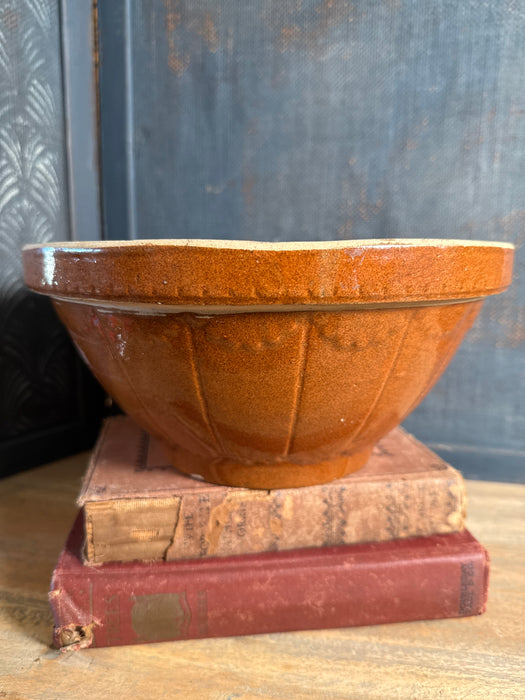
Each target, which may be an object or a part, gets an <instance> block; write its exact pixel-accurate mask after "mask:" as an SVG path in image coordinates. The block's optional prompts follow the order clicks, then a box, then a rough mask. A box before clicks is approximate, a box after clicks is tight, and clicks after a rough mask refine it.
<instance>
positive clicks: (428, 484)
mask: <svg viewBox="0 0 525 700" xmlns="http://www.w3.org/2000/svg"><path fill="white" fill-rule="evenodd" d="M78 504H79V505H80V506H81V507H82V508H83V510H84V517H85V531H86V546H85V550H84V557H85V561H86V562H87V563H89V564H101V563H104V562H109V561H132V560H136V559H140V560H162V559H164V560H171V559H191V558H200V557H211V556H229V555H235V554H248V553H257V552H265V551H277V550H289V549H299V548H305V547H323V546H331V545H342V544H355V543H359V542H371V541H374V542H379V541H385V540H392V539H400V538H406V537H414V536H426V535H434V534H447V533H451V532H457V531H460V530H462V529H463V526H464V518H465V488H464V483H463V480H462V477H461V475H460V473H459V472H458V471H457V470H456V469H454V468H453V467H451V466H449V465H448V464H446V463H445V462H444V461H443V460H442V459H441V458H440V457H438V455H436V454H435V453H434V452H432V451H431V450H429V449H428V448H427V447H425V446H424V445H423V444H422V443H421V442H419V441H418V440H416V439H415V438H414V437H412V436H411V435H409V434H408V433H406V432H405V431H403V430H402V429H400V428H397V429H395V430H394V431H392V432H391V433H390V434H389V435H387V436H386V437H385V438H384V439H383V440H381V441H380V442H379V443H378V445H377V446H376V448H375V449H374V452H373V454H372V457H371V458H370V460H369V462H368V463H367V464H366V466H364V467H363V468H362V469H360V470H359V471H358V472H355V473H353V474H350V475H348V476H346V477H343V478H342V479H338V480H337V481H333V482H331V483H329V484H322V485H319V486H308V487H304V488H299V489H275V490H272V491H260V490H254V489H243V488H234V487H227V486H217V485H215V484H208V483H205V482H203V481H202V480H198V479H196V478H191V477H189V476H186V475H184V474H181V473H179V472H177V471H176V470H175V469H174V468H173V467H172V466H170V465H169V464H168V462H167V459H166V457H165V456H164V453H163V451H162V448H161V446H160V445H159V444H158V442H157V441H156V440H154V439H153V438H151V437H150V436H149V435H148V434H147V433H146V432H144V431H143V430H142V429H140V428H139V427H137V425H136V424H135V423H134V422H133V421H132V420H131V419H130V418H128V417H127V416H117V417H113V418H110V419H108V420H107V421H106V423H105V425H104V427H103V430H102V433H101V435H100V438H99V441H98V444H97V446H96V449H95V451H94V453H93V456H92V458H91V463H90V466H89V469H88V472H87V474H86V477H85V479H84V484H83V487H82V491H81V493H80V496H79V498H78Z"/></svg>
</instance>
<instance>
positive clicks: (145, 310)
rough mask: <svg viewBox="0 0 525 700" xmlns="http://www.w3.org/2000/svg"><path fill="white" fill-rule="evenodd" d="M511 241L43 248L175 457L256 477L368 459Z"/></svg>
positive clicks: (335, 473)
mask: <svg viewBox="0 0 525 700" xmlns="http://www.w3.org/2000/svg"><path fill="white" fill-rule="evenodd" d="M512 255H513V249H512V246H510V245H508V244H494V243H481V242H480V243H473V242H470V241H446V240H438V241H435V240H427V241H425V240H393V241H344V242H331V243H289V244H270V243H266V244H263V243H252V242H233V241H197V240H194V241H191V240H190V241H133V242H114V243H106V244H104V243H100V242H93V243H89V244H78V243H75V244H52V245H48V246H29V247H26V249H25V250H24V267H25V275H26V282H27V284H28V285H29V287H31V288H32V289H34V290H35V291H38V292H40V293H44V294H48V295H49V296H51V297H52V299H53V303H54V305H55V308H56V310H57V312H58V314H59V316H60V318H61V319H62V321H63V322H64V323H65V325H66V327H67V328H68V330H69V333H70V335H71V337H72V339H73V341H74V342H75V344H76V345H77V347H78V349H79V351H80V353H81V354H82V356H83V357H84V359H85V360H86V362H87V363H88V365H89V367H90V368H91V370H92V371H93V373H94V374H95V376H96V377H97V378H98V380H99V381H100V382H101V384H102V385H103V386H104V387H105V389H106V390H107V392H108V393H109V394H110V395H111V396H112V397H113V398H114V399H115V400H116V401H117V402H118V404H119V405H120V406H121V407H122V408H123V410H125V411H126V412H127V413H128V414H129V415H130V416H131V417H133V418H134V419H135V420H136V421H137V423H139V424H140V425H142V426H143V427H144V428H145V429H146V430H148V431H149V432H150V433H152V434H153V435H155V436H156V437H158V438H159V439H160V440H161V441H162V442H163V444H164V445H165V446H166V449H167V450H168V452H169V454H170V456H171V459H172V461H173V463H174V465H175V466H176V467H177V468H178V469H181V470H182V471H186V472H188V473H191V474H194V475H200V476H201V477H203V478H205V479H206V480H210V481H214V482H217V483H224V484H230V485H238V486H248V487H255V488H276V487H290V486H301V485H308V484H313V483H322V482H324V481H329V480H331V479H334V478H337V477H339V476H342V475H343V474H345V473H348V472H349V471H352V470H354V469H356V468H359V467H360V466H361V465H362V464H364V462H365V461H366V459H367V457H368V455H369V453H370V451H371V449H372V447H373V445H374V444H375V442H376V441H377V440H379V439H380V438H381V437H382V436H384V435H385V434H386V433H387V432H388V431H390V430H391V429H392V428H394V427H395V426H396V425H398V424H399V423H400V422H401V421H402V420H403V419H404V418H405V417H406V416H407V415H408V414H409V413H410V412H411V411H412V410H413V409H414V408H415V407H416V406H417V405H418V403H419V402H420V401H421V400H422V399H423V397H424V396H425V395H426V394H427V393H428V391H429V390H430V389H431V387H432V386H433V384H434V383H435V382H436V381H437V379H438V378H439V376H440V375H441V373H442V372H443V370H444V369H445V367H446V366H447V364H448V362H449V361H450V359H451V358H452V356H453V354H454V352H455V350H456V349H457V347H458V345H459V344H460V342H461V340H462V338H463V336H464V334H465V333H466V331H467V330H468V328H469V327H470V326H471V324H472V323H473V321H474V319H475V317H476V315H477V313H478V312H479V309H480V307H481V304H482V303H483V300H484V298H485V297H486V296H488V295H489V294H495V293H498V292H501V291H503V290H504V289H505V288H506V287H507V286H508V284H509V283H510V280H511V269H512Z"/></svg>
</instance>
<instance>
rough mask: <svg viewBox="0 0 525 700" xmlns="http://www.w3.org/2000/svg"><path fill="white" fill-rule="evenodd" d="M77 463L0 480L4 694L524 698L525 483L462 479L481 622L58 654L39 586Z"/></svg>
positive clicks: (0, 694) (65, 522)
mask: <svg viewBox="0 0 525 700" xmlns="http://www.w3.org/2000/svg"><path fill="white" fill-rule="evenodd" d="M87 458H88V455H87V454H86V453H84V454H80V455H77V456H76V457H72V458H69V459H65V460H61V461H59V462H55V463H53V464H50V465H46V466H43V467H40V468H38V469H33V470H31V471H27V472H25V473H22V474H18V475H16V476H14V477H11V478H8V479H5V480H4V481H1V482H0V538H1V546H0V556H1V562H0V698H10V699H11V700H14V699H15V698H17V699H18V698H24V699H27V700H33V699H35V700H36V699H37V698H38V699H39V700H47V699H50V700H51V699H55V698H60V700H67V699H69V698H75V699H76V698H83V697H89V698H112V699H113V698H115V699H117V700H118V699H119V698H126V699H127V698H130V699H137V700H138V699H140V698H147V699H148V700H150V699H153V700H155V699H156V698H172V697H181V698H217V699H219V698H221V699H224V700H226V699H227V698H286V699H289V698H356V699H358V698H378V699H381V700H385V699H388V700H390V699H392V698H444V699H445V700H449V699H452V698H462V699H470V698H480V699H482V700H487V699H489V698H498V699H500V698H519V699H520V700H521V699H523V698H525V556H524V555H525V519H524V516H525V486H520V485H511V484H499V483H490V482H476V481H469V482H467V489H468V498H469V502H468V521H467V522H468V526H469V528H470V530H471V531H472V532H473V533H474V534H475V535H476V536H477V537H478V538H479V539H480V540H481V541H482V542H483V544H485V546H486V547H487V548H488V550H489V553H490V555H491V562H492V568H491V584H490V593H489V605H488V611H487V613H485V615H482V616H480V617H475V618H465V619H459V620H458V619H456V620H435V621H432V622H415V623H414V622H411V623H402V624H395V625H381V626H375V627H361V628H352V629H340V630H318V631H314V632H295V633H288V634H269V635H260V636H253V637H237V638H229V639H206V640H188V641H183V642H173V643H164V644H149V645H143V646H130V647H116V648H106V649H87V650H84V651H80V652H73V653H65V654H64V653H59V652H57V651H56V650H54V649H52V648H51V646H50V641H51V627H52V617H51V614H50V611H49V609H48V605H47V590H48V586H49V581H50V578H51V572H52V569H53V566H54V563H55V561H56V558H57V556H58V553H59V551H60V549H61V547H62V544H63V542H64V539H65V537H66V534H67V532H68V530H69V527H70V525H71V524H72V522H73V519H74V516H75V513H76V508H75V504H74V502H75V498H76V495H77V492H78V490H79V487H80V481H81V477H82V474H83V472H84V470H85V467H86V463H87Z"/></svg>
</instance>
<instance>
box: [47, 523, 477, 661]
mask: <svg viewBox="0 0 525 700" xmlns="http://www.w3.org/2000/svg"><path fill="white" fill-rule="evenodd" d="M82 540H83V532H82V521H81V518H78V519H77V521H76V524H75V526H74V528H73V530H72V532H71V535H70V537H69V539H68V542H67V544H66V546H65V549H64V551H63V552H62V554H61V556H60V559H59V561H58V564H57V566H56V568H55V571H54V574H53V580H52V584H51V591H50V594H49V595H50V603H51V607H52V609H53V613H54V618H55V634H54V641H55V644H56V646H58V647H60V648H65V649H77V648H79V647H86V646H97V647H101V646H117V645H121V644H140V643H143V642H160V641H168V640H179V639H189V638H200V637H222V636H235V635H246V634H258V633H267V632H287V631H293V630H307V629H321V628H335V627H351V626H357V625H373V624H382V623H390V622H401V621H409V620H430V619H436V618H449V617H461V616H469V615H477V614H480V613H482V612H483V611H484V610H485V605H486V600H487V590H488V572H489V561H488V555H487V552H486V551H485V549H484V548H483V547H482V545H481V544H480V543H479V542H478V541H477V540H476V539H475V538H474V537H473V536H472V535H471V534H470V533H469V532H468V531H467V530H463V532H460V533H452V534H450V535H433V536H430V537H415V538H408V539H404V540H392V541H389V542H378V543H369V544H356V545H340V546H337V547H318V548H310V549H298V550H288V551H285V552H263V553H259V554H248V555H244V556H231V557H208V558H205V559H184V560H179V561H169V562H164V561H161V562H126V563H108V564H102V565H101V566H98V567H93V566H85V565H83V563H82V560H81V547H82Z"/></svg>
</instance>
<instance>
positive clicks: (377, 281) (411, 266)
mask: <svg viewBox="0 0 525 700" xmlns="http://www.w3.org/2000/svg"><path fill="white" fill-rule="evenodd" d="M513 251H514V246H513V245H512V244H511V243H506V242H496V241H468V240H461V239H432V238H429V239H424V238H401V239H364V240H357V239H356V240H344V241H343V240H342V241H311V242H306V241H296V242H259V241H240V240H224V239H210V240H207V239H141V240H129V241H87V242H84V241H68V242H58V241H55V242H51V243H43V244H42V243H41V244H29V245H27V246H25V247H24V249H23V252H22V257H23V263H24V277H25V281H26V284H27V286H28V287H29V288H30V289H32V290H34V291H36V292H38V293H40V294H45V295H48V296H51V297H52V298H54V299H56V300H65V301H73V302H78V303H84V304H97V305H99V306H107V307H111V308H113V307H119V308H121V307H126V308H128V309H132V308H140V309H141V311H142V312H143V313H153V312H155V313H161V312H168V311H174V312H179V313H181V312H185V311H188V312H196V313H198V312H203V310H204V313H208V312H210V313H232V312H237V313H238V312H243V311H266V310H275V311H277V310H278V311H283V310H284V311H288V310H301V309H302V310H306V309H309V308H315V309H319V308H320V307H322V308H324V309H328V308H336V309H342V308H354V307H359V308H366V307H376V306H384V305H385V304H387V305H393V306H401V305H402V306H405V305H407V304H410V305H421V304H424V305H428V304H437V303H439V304H443V303H447V304H448V303H457V302H461V301H466V300H473V299H481V298H484V297H486V296H488V295H491V294H498V293H500V292H502V291H504V290H505V289H506V288H507V287H508V286H509V284H510V283H511V280H512V262H513ZM208 310H209V311H208Z"/></svg>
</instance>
